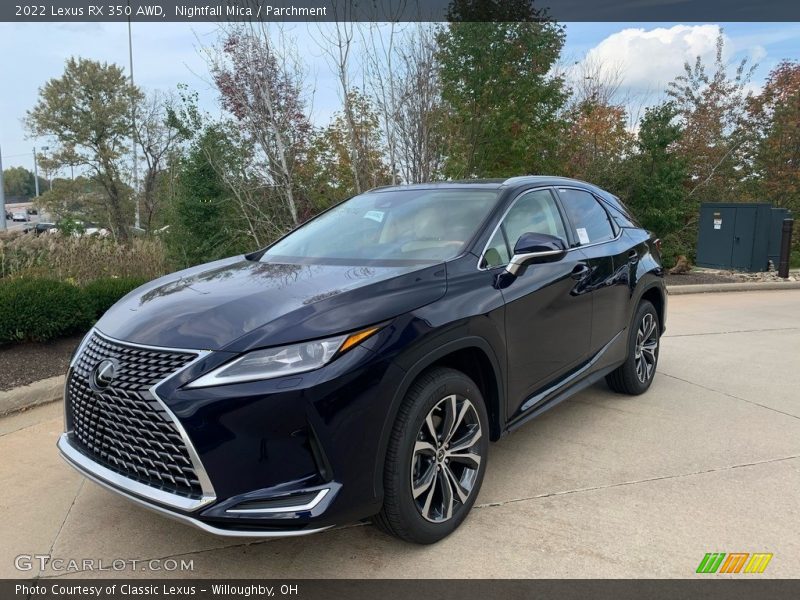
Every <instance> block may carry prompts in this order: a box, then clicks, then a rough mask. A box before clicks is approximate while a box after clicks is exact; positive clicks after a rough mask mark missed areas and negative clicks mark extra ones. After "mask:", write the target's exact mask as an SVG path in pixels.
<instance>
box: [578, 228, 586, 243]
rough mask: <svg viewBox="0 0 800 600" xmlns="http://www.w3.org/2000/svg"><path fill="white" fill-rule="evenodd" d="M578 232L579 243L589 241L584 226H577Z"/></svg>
mask: <svg viewBox="0 0 800 600" xmlns="http://www.w3.org/2000/svg"><path fill="white" fill-rule="evenodd" d="M576 231H577V232H578V241H579V242H580V243H581V244H588V243H589V234H588V233H586V229H585V228H584V227H578V229H577V230H576Z"/></svg>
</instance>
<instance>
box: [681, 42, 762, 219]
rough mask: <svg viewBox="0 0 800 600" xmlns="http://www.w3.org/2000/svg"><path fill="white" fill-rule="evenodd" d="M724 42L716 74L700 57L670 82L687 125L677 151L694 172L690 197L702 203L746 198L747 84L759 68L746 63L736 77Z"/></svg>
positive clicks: (749, 130) (689, 182)
mask: <svg viewBox="0 0 800 600" xmlns="http://www.w3.org/2000/svg"><path fill="white" fill-rule="evenodd" d="M724 47H725V38H724V36H723V34H722V32H720V33H719V36H718V38H717V47H716V55H715V59H714V64H713V71H712V72H711V73H709V72H708V69H707V68H706V65H704V64H703V62H702V60H701V58H700V57H699V56H698V57H697V60H696V61H695V64H694V65H690V64H689V63H686V64H685V65H684V73H683V74H682V75H680V76H679V77H677V78H676V79H675V81H673V82H671V83H670V84H669V87H668V89H667V95H668V96H669V97H670V98H671V99H672V101H673V102H674V106H675V108H676V110H677V113H678V117H679V118H680V119H681V121H682V123H683V134H682V136H681V139H680V140H679V141H678V149H679V152H680V154H681V156H683V158H684V159H685V161H686V164H687V166H688V169H689V179H688V180H687V185H688V188H689V192H688V194H687V199H689V200H691V201H692V202H693V203H694V205H695V206H694V210H695V211H696V209H697V206H698V205H699V203H700V202H703V201H711V202H723V201H737V200H739V199H740V198H741V195H742V192H743V187H744V186H743V184H744V183H745V176H746V173H747V172H748V171H749V168H748V167H749V165H747V160H746V149H747V145H748V141H749V139H750V137H751V135H752V128H751V126H750V124H749V122H748V118H747V113H746V108H747V103H748V96H749V93H748V92H747V84H748V83H749V81H750V78H751V76H752V73H753V69H754V68H755V65H754V66H752V67H748V64H747V60H746V59H745V60H742V61H741V62H740V63H739V65H738V66H737V67H736V69H735V72H734V74H733V75H730V74H729V72H728V65H727V64H726V62H725V60H724Z"/></svg>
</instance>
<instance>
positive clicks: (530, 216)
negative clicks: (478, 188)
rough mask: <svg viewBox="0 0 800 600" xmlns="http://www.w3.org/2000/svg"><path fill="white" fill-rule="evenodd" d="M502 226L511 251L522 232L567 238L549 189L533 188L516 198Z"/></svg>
mask: <svg viewBox="0 0 800 600" xmlns="http://www.w3.org/2000/svg"><path fill="white" fill-rule="evenodd" d="M502 226H503V228H504V229H505V233H506V239H508V243H509V245H510V246H511V249H512V251H513V248H514V244H516V243H517V240H518V239H519V238H520V236H521V235H522V234H523V233H547V234H550V235H555V236H558V237H560V238H561V239H562V240H565V241H566V239H567V234H566V231H565V230H564V222H563V221H562V220H561V214H560V213H559V212H558V207H557V206H556V201H555V200H554V199H553V195H552V194H551V193H550V190H533V191H532V192H528V193H527V194H525V195H524V196H521V197H520V198H518V199H517V201H516V203H515V204H514V206H513V207H511V210H510V211H508V214H507V215H506V218H505V219H504V220H503V225H502Z"/></svg>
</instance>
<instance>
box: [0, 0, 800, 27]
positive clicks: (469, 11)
mask: <svg viewBox="0 0 800 600" xmlns="http://www.w3.org/2000/svg"><path fill="white" fill-rule="evenodd" d="M128 19H130V20H132V21H149V22H162V21H164V22H166V21H188V22H191V21H248V20H260V21H267V22H272V21H274V22H302V21H316V22H325V21H530V20H540V19H554V20H556V21H560V22H570V21H572V22H576V21H595V22H598V21H609V22H617V21H630V22H647V21H650V22H654V21H673V22H674V21H682V22H699V21H704V22H705V21H741V22H746V21H762V22H766V21H800V2H798V1H797V0H760V1H758V2H754V1H753V0H599V1H598V0H544V1H542V0H50V1H44V2H43V1H36V0H3V2H0V21H7V22H29V23H35V22H85V21H109V22H110V21H127V20H128Z"/></svg>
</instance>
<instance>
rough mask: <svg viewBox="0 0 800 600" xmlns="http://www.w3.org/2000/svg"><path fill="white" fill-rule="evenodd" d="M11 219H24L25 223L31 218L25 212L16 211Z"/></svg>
mask: <svg viewBox="0 0 800 600" xmlns="http://www.w3.org/2000/svg"><path fill="white" fill-rule="evenodd" d="M11 220H12V221H22V222H23V223H26V222H28V221H30V220H31V219H30V217H29V216H28V215H27V214H26V213H24V212H15V213H14V215H13V216H12V217H11Z"/></svg>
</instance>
